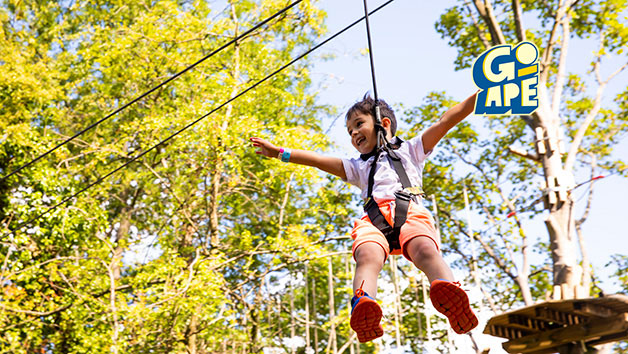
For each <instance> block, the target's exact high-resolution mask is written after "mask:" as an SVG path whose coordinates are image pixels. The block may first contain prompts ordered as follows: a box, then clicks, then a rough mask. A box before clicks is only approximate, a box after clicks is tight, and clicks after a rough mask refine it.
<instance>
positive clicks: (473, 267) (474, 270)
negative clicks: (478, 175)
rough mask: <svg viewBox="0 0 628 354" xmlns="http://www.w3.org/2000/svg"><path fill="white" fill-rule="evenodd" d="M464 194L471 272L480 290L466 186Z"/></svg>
mask: <svg viewBox="0 0 628 354" xmlns="http://www.w3.org/2000/svg"><path fill="white" fill-rule="evenodd" d="M462 194H463V196H464V211H465V217H466V219H467V233H468V234H469V237H470V238H471V239H470V247H471V272H472V273H473V274H472V276H473V281H474V282H475V286H477V287H478V288H480V289H481V288H482V284H481V283H480V271H479V270H478V258H477V255H476V251H475V236H474V235H473V230H472V229H471V213H470V212H469V194H468V193H467V186H466V185H464V186H463V187H462ZM482 303H483V302H482V301H480V312H482V310H483V306H482Z"/></svg>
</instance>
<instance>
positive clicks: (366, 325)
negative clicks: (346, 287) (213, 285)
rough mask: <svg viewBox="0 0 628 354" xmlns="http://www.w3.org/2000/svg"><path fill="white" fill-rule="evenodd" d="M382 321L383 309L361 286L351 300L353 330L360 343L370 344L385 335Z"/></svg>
mask: <svg viewBox="0 0 628 354" xmlns="http://www.w3.org/2000/svg"><path fill="white" fill-rule="evenodd" d="M363 284H364V282H363ZM381 319H382V308H381V307H379V304H378V303H377V302H376V301H375V299H373V298H372V297H370V296H369V295H368V294H367V293H365V292H364V291H363V290H362V286H360V289H358V290H356V291H355V296H354V297H353V298H352V299H351V328H353V330H354V331H355V333H356V334H357V335H358V340H359V341H360V343H364V342H369V341H372V340H373V339H375V338H379V337H381V336H382V335H384V329H383V328H382V326H381V325H380V324H379V322H380V321H381Z"/></svg>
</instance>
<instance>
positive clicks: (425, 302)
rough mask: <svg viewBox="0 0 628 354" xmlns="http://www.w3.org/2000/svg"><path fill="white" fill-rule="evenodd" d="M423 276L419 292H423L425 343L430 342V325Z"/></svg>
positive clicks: (422, 276)
mask: <svg viewBox="0 0 628 354" xmlns="http://www.w3.org/2000/svg"><path fill="white" fill-rule="evenodd" d="M425 283H426V281H425V274H423V273H421V288H422V289H421V290H423V311H425V328H426V330H427V341H431V340H432V323H431V319H430V313H429V312H428V311H427V309H428V305H427V301H428V300H427V299H428V297H427V285H426V284H425Z"/></svg>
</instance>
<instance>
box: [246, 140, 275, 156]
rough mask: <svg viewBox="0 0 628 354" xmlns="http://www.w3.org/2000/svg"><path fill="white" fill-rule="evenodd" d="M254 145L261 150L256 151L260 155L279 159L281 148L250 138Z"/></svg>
mask: <svg viewBox="0 0 628 354" xmlns="http://www.w3.org/2000/svg"><path fill="white" fill-rule="evenodd" d="M249 140H250V141H251V142H252V143H253V146H255V147H258V148H260V149H259V150H257V151H255V153H256V154H258V155H264V156H266V157H277V156H278V155H279V148H278V147H277V146H275V145H273V144H272V143H270V142H268V141H266V140H264V139H262V138H249Z"/></svg>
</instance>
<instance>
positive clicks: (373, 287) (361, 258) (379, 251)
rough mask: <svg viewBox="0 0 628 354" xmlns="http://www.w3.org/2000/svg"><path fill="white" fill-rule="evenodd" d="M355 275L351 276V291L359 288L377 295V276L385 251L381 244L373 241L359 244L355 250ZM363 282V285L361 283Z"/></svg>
mask: <svg viewBox="0 0 628 354" xmlns="http://www.w3.org/2000/svg"><path fill="white" fill-rule="evenodd" d="M354 257H355V261H356V267H355V276H354V278H353V292H354V293H355V291H356V290H358V289H360V286H362V290H363V291H364V292H365V293H367V294H369V295H370V296H371V297H373V298H375V297H376V296H377V277H378V275H379V272H380V271H381V270H382V267H383V266H384V261H385V260H386V253H385V252H384V249H383V248H382V246H380V245H379V244H377V243H375V242H366V243H363V244H361V245H360V246H359V247H358V248H357V249H356V250H355V254H354ZM362 282H364V285H362Z"/></svg>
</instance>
